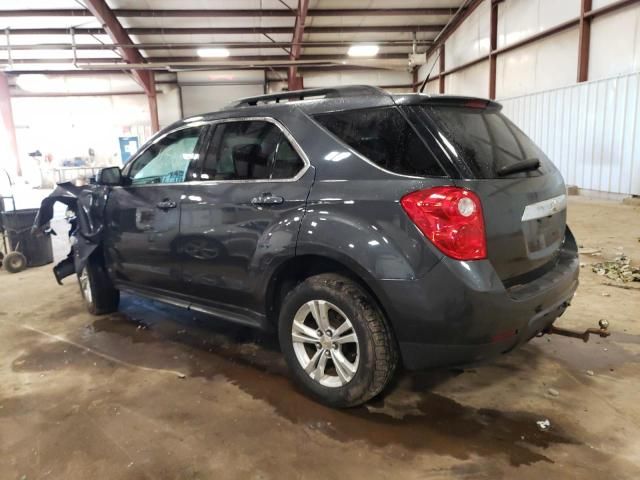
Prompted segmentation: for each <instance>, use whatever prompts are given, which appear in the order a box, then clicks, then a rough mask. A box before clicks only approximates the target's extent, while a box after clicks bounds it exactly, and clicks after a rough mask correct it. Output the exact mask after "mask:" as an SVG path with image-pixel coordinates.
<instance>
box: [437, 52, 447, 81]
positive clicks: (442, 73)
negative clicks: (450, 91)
mask: <svg viewBox="0 0 640 480" xmlns="http://www.w3.org/2000/svg"><path fill="white" fill-rule="evenodd" d="M444 54H445V49H444V43H443V44H441V45H440V56H439V59H440V65H439V68H440V72H439V75H438V85H439V86H438V91H439V92H440V93H444V77H445V75H446V74H445V70H444V69H445V58H444Z"/></svg>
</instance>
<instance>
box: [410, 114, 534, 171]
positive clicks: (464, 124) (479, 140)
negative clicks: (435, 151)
mask: <svg viewBox="0 0 640 480" xmlns="http://www.w3.org/2000/svg"><path fill="white" fill-rule="evenodd" d="M414 108H418V109H425V111H426V112H428V114H429V115H430V116H431V118H433V119H434V121H435V123H436V125H437V127H438V129H439V130H440V131H441V134H442V135H444V136H445V137H446V138H447V141H448V142H449V143H450V145H451V148H453V149H455V151H456V153H457V155H458V156H459V157H460V158H461V159H462V161H464V162H465V163H466V165H467V166H468V167H469V168H470V169H471V170H472V172H473V173H474V175H475V176H477V177H478V178H497V177H498V174H497V172H498V171H499V170H500V169H501V168H503V167H507V166H510V165H513V164H515V163H517V162H520V161H523V160H529V159H538V160H541V161H542V160H543V159H545V160H546V156H545V155H544V153H543V152H542V151H541V150H540V149H539V148H538V147H537V146H536V145H535V144H534V143H533V142H532V141H531V139H529V138H528V137H527V136H526V135H525V134H524V133H523V132H522V131H521V130H520V129H519V128H518V127H516V126H515V125H514V124H513V123H512V122H511V121H510V120H509V119H508V118H507V117H505V116H504V115H503V114H502V113H500V112H499V111H498V110H496V109H481V108H472V107H464V106H418V107H414ZM544 170H545V166H544V163H543V166H542V168H541V169H540V172H544ZM540 172H528V173H527V175H539V174H540ZM523 175H524V174H523Z"/></svg>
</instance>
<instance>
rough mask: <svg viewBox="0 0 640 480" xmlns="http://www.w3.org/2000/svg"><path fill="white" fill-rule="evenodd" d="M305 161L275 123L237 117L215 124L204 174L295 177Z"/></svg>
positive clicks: (219, 177) (207, 176)
mask: <svg viewBox="0 0 640 480" xmlns="http://www.w3.org/2000/svg"><path fill="white" fill-rule="evenodd" d="M303 167H304V162H303V161H302V159H301V158H300V156H299V155H298V153H297V152H296V151H295V149H294V148H293V147H292V146H291V144H290V143H289V141H288V140H287V138H286V136H285V135H284V133H282V131H281V130H280V129H279V128H278V127H277V126H276V125H274V124H273V123H271V122H265V121H259V120H256V121H238V122H225V123H220V124H219V125H217V126H216V127H215V131H214V134H213V137H212V141H211V144H210V146H209V149H208V151H207V154H206V156H205V159H204V163H203V169H202V174H201V178H203V179H210V180H269V179H286V178H293V177H295V176H296V174H297V173H298V172H299V171H300V170H302V168H303Z"/></svg>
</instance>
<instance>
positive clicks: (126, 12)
mask: <svg viewBox="0 0 640 480" xmlns="http://www.w3.org/2000/svg"><path fill="white" fill-rule="evenodd" d="M456 10H457V8H446V7H445V8H439V7H436V8H332V9H310V10H308V11H307V16H309V17H356V16H357V17H359V16H370V17H386V16H390V15H392V16H407V17H413V16H416V15H422V16H424V15H429V16H431V15H453V14H454V13H455V12H456ZM112 12H113V13H114V15H115V16H116V17H121V18H123V17H142V18H144V17H154V18H159V17H163V18H166V17H170V18H177V17H182V18H186V17H194V18H228V17H287V18H288V17H295V16H297V10H296V9H291V10H288V9H284V8H281V9H268V8H267V9H260V10H258V9H230V10H227V9H162V10H155V9H154V10H142V9H130V8H121V9H113V10H112ZM90 16H92V13H91V12H90V11H89V10H82V9H78V8H73V9H69V8H66V9H44V8H39V9H12V10H0V17H90Z"/></svg>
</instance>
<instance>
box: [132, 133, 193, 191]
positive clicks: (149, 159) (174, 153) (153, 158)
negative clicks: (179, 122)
mask: <svg viewBox="0 0 640 480" xmlns="http://www.w3.org/2000/svg"><path fill="white" fill-rule="evenodd" d="M202 128H203V127H191V128H184V129H182V130H178V131H175V132H172V133H170V134H168V135H167V136H165V137H163V138H162V139H160V140H159V141H157V142H156V143H154V144H152V145H151V146H150V147H149V148H148V149H147V150H145V152H144V153H143V154H142V155H140V156H139V157H138V158H137V159H136V160H135V161H134V163H133V165H132V166H131V170H130V171H129V178H130V179H131V184H132V185H146V184H153V183H179V182H184V181H185V179H186V176H187V170H188V169H189V165H190V164H191V162H192V161H194V160H197V156H198V154H197V150H196V146H197V144H198V138H199V136H200V133H201V132H202Z"/></svg>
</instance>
